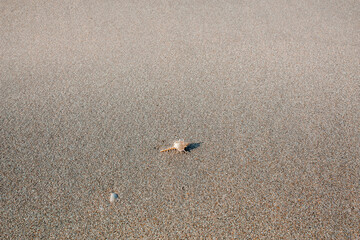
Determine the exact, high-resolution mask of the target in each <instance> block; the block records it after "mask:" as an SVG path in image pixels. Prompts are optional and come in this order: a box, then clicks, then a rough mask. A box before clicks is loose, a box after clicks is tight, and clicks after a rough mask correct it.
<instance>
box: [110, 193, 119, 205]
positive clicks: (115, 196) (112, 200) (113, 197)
mask: <svg viewBox="0 0 360 240" xmlns="http://www.w3.org/2000/svg"><path fill="white" fill-rule="evenodd" d="M117 198H119V195H117V194H116V193H111V194H110V202H111V203H114V202H115V200H116V199H117Z"/></svg>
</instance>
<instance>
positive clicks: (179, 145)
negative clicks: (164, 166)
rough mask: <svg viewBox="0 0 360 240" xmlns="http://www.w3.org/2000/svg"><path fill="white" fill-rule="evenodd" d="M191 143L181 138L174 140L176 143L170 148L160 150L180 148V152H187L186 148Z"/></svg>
mask: <svg viewBox="0 0 360 240" xmlns="http://www.w3.org/2000/svg"><path fill="white" fill-rule="evenodd" d="M188 145H189V143H186V142H184V140H179V141H176V142H174V145H173V146H172V147H170V148H167V149H164V150H161V151H160V152H167V151H170V150H175V149H176V150H178V151H179V152H185V148H186V147H187V146H188Z"/></svg>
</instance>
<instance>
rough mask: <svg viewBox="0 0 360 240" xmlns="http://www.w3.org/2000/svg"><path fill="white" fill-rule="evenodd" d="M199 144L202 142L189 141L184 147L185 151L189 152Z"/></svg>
mask: <svg viewBox="0 0 360 240" xmlns="http://www.w3.org/2000/svg"><path fill="white" fill-rule="evenodd" d="M201 144H202V142H199V143H190V144H189V145H188V146H187V147H186V148H185V151H187V152H191V150H193V149H195V148H198V147H200V145H201Z"/></svg>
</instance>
